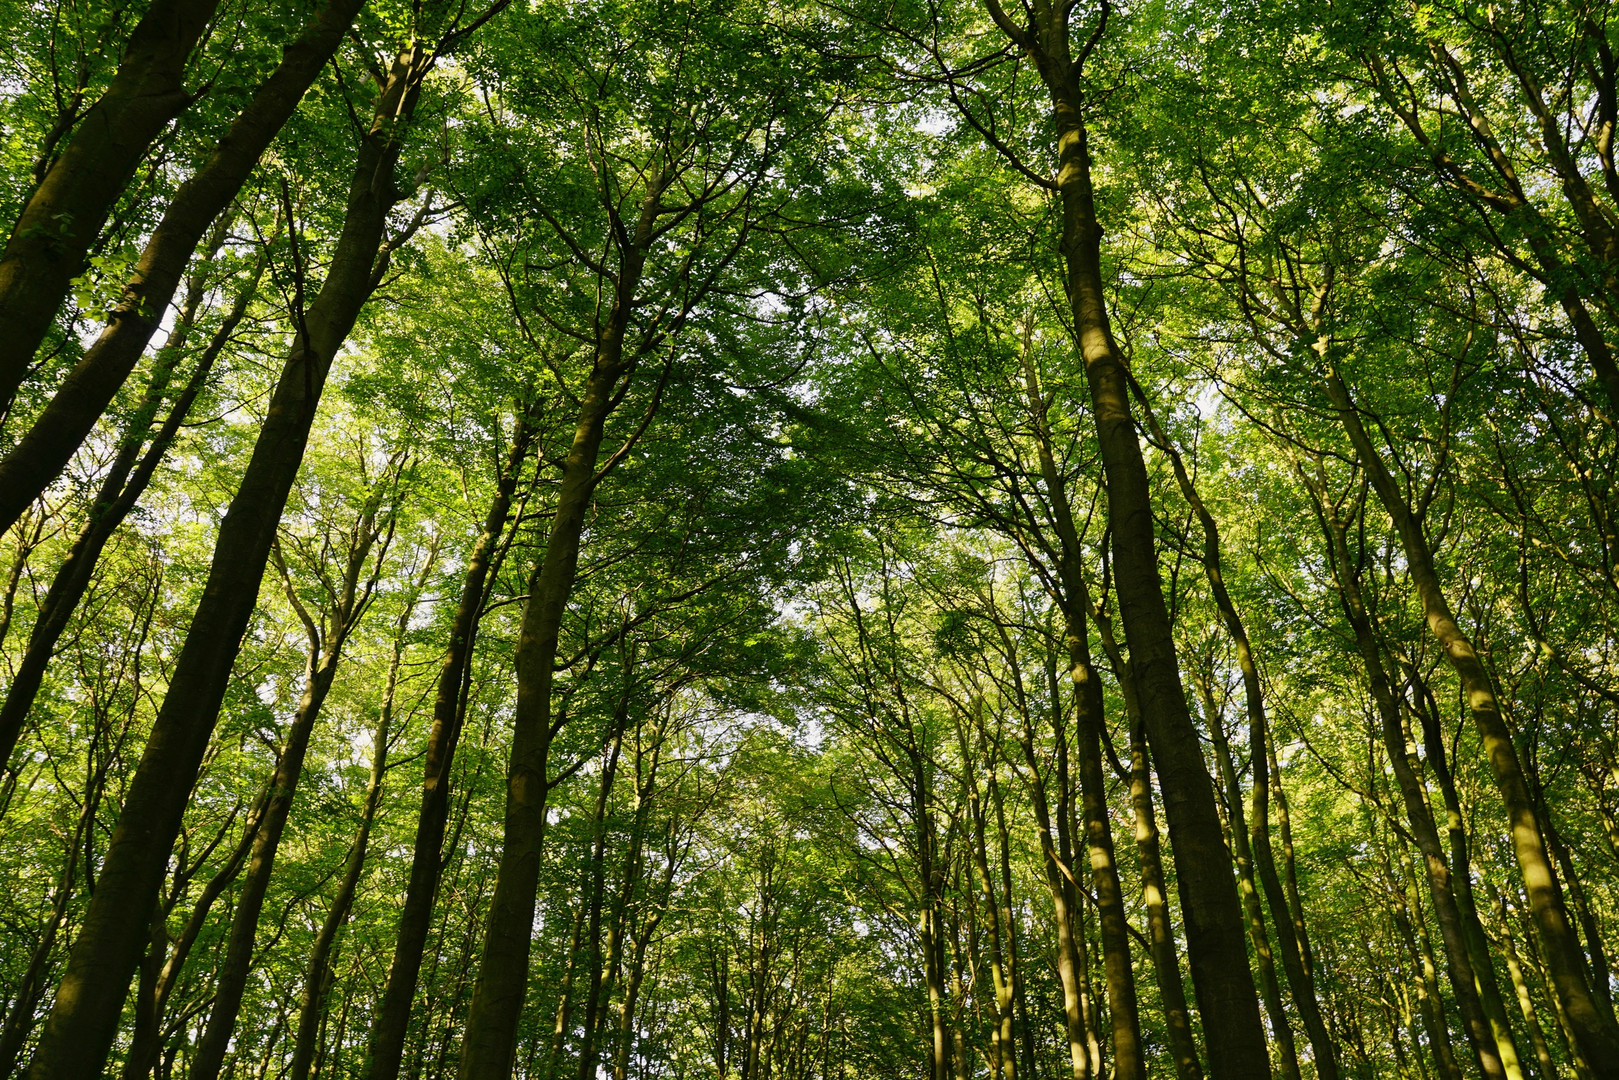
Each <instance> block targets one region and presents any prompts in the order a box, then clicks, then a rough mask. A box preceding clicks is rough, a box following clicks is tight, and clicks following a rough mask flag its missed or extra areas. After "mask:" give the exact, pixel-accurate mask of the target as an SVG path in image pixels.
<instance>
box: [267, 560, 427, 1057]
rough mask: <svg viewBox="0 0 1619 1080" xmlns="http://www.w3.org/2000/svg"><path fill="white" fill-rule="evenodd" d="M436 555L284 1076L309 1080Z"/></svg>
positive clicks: (401, 627)
mask: <svg viewBox="0 0 1619 1080" xmlns="http://www.w3.org/2000/svg"><path fill="white" fill-rule="evenodd" d="M436 554H437V548H436V546H435V547H434V549H433V550H432V551H431V552H430V554H429V555H428V557H427V558H426V559H425V560H424V561H423V565H422V571H421V575H420V576H419V577H418V578H417V580H416V583H415V591H414V592H413V593H412V594H411V597H410V599H409V601H408V602H407V603H406V604H405V606H404V609H403V610H402V611H401V612H400V613H399V618H398V620H397V621H396V622H395V623H394V642H393V649H392V651H391V652H390V653H389V656H388V676H387V680H386V684H385V687H384V689H383V692H382V708H381V709H380V710H379V711H378V715H377V726H376V730H374V731H373V732H372V733H371V775H370V778H369V779H368V780H367V782H366V788H365V798H364V800H363V801H362V802H361V804H360V826H359V828H358V829H357V830H356V831H355V834H354V843H353V844H352V845H351V846H350V847H349V854H348V858H347V859H346V860H345V862H344V865H343V877H342V880H340V881H339V882H338V886H337V895H336V896H335V897H333V899H332V906H331V908H330V909H328V910H327V912H326V918H325V919H323V920H322V921H321V924H320V930H319V931H317V932H316V934H315V942H314V944H313V945H312V946H311V947H310V950H309V965H308V967H307V969H306V970H305V972H304V991H303V997H302V999H301V1000H300V1001H299V1003H298V1028H297V1031H296V1033H295V1034H294V1036H293V1040H292V1064H291V1065H290V1066H289V1067H288V1070H287V1077H288V1080H309V1071H310V1069H311V1068H312V1067H313V1065H314V1063H315V1051H316V1049H317V1046H318V1044H319V1041H320V1031H321V1027H322V1025H323V1024H324V1023H325V1019H326V998H327V995H328V994H329V993H330V992H331V985H332V975H333V972H332V950H333V948H334V946H335V945H336V943H337V935H338V933H339V932H341V931H342V929H343V927H344V926H346V925H348V921H349V912H350V911H352V910H353V907H354V895H355V893H356V892H357V891H358V890H359V887H360V875H361V874H363V873H364V872H365V857H366V851H367V848H368V847H369V845H370V841H371V827H372V825H373V824H374V823H375V822H376V818H377V806H378V804H379V803H380V802H381V801H382V782H383V778H384V777H385V776H386V775H387V772H388V742H389V740H390V739H391V738H392V736H393V719H394V697H395V695H396V694H397V692H398V690H399V666H400V663H401V662H402V661H403V659H404V655H405V635H406V632H407V631H408V630H409V629H410V620H411V617H412V616H413V615H414V614H415V613H416V606H417V603H418V602H419V600H420V598H421V594H422V589H423V588H424V587H425V586H426V584H427V576H428V574H429V573H430V572H431V571H432V569H433V562H434V556H435V555H436Z"/></svg>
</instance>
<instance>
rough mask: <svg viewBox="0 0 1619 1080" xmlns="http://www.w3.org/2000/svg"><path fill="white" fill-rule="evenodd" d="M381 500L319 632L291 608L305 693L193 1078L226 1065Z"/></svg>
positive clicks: (364, 591)
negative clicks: (304, 659) (304, 645)
mask: <svg viewBox="0 0 1619 1080" xmlns="http://www.w3.org/2000/svg"><path fill="white" fill-rule="evenodd" d="M381 498H382V488H381V487H380V486H379V487H378V488H377V489H376V490H375V491H374V492H373V493H372V494H371V496H370V497H369V498H368V499H367V501H366V504H365V507H364V509H363V510H362V511H361V514H360V517H359V519H358V520H357V521H356V522H355V524H354V527H353V531H352V532H351V533H350V534H349V546H348V552H347V554H346V557H345V559H344V565H343V576H342V578H341V580H340V582H339V584H338V587H337V595H336V596H333V597H331V598H330V601H331V603H330V606H329V607H328V609H327V610H326V611H325V612H323V613H322V617H323V619H324V623H325V627H324V631H323V630H322V628H321V627H320V626H319V625H318V624H317V623H316V622H315V620H314V619H313V618H311V617H310V616H309V615H307V614H305V613H304V610H303V608H302V607H301V606H299V608H298V611H299V614H300V615H301V616H302V617H303V620H304V624H305V627H306V628H307V629H308V631H309V662H308V665H307V667H306V670H305V675H304V692H303V696H302V698H301V699H300V700H299V702H298V709H297V712H296V713H295V714H294V716H293V719H292V724H291V725H290V726H289V727H288V729H287V737H286V744H285V745H284V746H283V747H282V750H281V756H280V758H279V759H278V760H277V762H276V767H275V775H274V776H273V777H272V778H271V781H270V797H269V800H268V801H267V802H266V804H265V809H264V816H263V820H262V821H261V822H260V823H259V831H258V835H256V836H255V837H254V838H253V851H252V854H251V855H250V856H249V857H248V862H247V873H246V874H244V875H243V878H242V889H241V893H240V895H238V896H237V899H236V912H235V914H234V915H233V916H232V917H231V925H230V931H229V934H228V935H227V937H226V945H225V959H224V961H223V963H222V964H221V965H220V968H219V973H218V975H217V976H216V977H215V981H214V999H213V1007H212V1008H211V1009H210V1010H209V1012H208V1022H207V1024H206V1025H205V1026H204V1027H203V1031H202V1037H201V1038H200V1039H198V1040H197V1049H196V1054H195V1056H194V1057H193V1058H192V1059H191V1069H190V1071H189V1076H191V1077H193V1078H196V1080H216V1078H217V1077H218V1076H219V1071H220V1069H221V1068H222V1067H223V1066H224V1063H225V1053H226V1051H227V1049H228V1048H229V1046H230V1041H231V1034H232V1033H233V1032H234V1031H235V1030H236V1018H237V1016H238V1014H239V1013H240V1012H241V1008H242V995H243V993H244V992H245V991H246V989H247V978H248V974H249V971H250V969H251V967H252V964H253V947H254V942H255V941H256V939H257V937H258V927H259V914H260V913H261V911H262V910H263V908H264V900H265V896H266V895H267V894H268V892H269V888H270V875H271V874H272V873H274V871H275V859H276V853H277V852H278V851H279V850H280V848H281V837H282V834H283V833H284V832H285V831H286V827H287V819H288V817H289V816H290V815H291V814H292V802H293V799H294V797H295V796H296V795H297V793H298V780H299V778H300V777H301V776H302V775H303V767H304V756H305V755H306V754H307V753H308V751H309V739H310V736H311V735H312V734H313V732H314V730H315V721H316V720H318V719H319V718H320V713H321V709H322V707H323V706H324V705H325V704H326V696H327V694H329V693H330V692H331V689H332V681H333V679H335V678H336V676H337V667H338V664H339V663H340V662H341V660H342V656H343V646H344V645H345V644H347V642H348V639H349V636H350V635H351V634H352V633H353V631H354V628H355V627H356V626H357V625H358V624H359V620H360V617H361V615H362V614H363V613H364V612H365V610H366V608H367V607H369V606H370V599H371V596H372V594H373V590H374V588H375V585H376V576H373V577H372V578H371V580H370V581H369V582H367V583H366V584H365V585H363V586H362V585H361V578H362V576H363V575H364V574H365V568H366V563H367V561H368V560H369V559H370V557H371V551H372V549H373V548H374V547H376V545H377V542H378V540H379V538H381V536H382V532H383V529H384V528H387V526H385V525H383V524H381V523H380V522H379V518H378V511H379V504H380V502H381ZM390 516H391V515H390ZM386 549H387V544H386V542H385V541H384V543H383V545H382V548H381V549H380V550H379V553H378V556H377V566H376V567H375V568H374V575H380V574H381V572H382V567H381V562H382V557H383V554H384V553H385V552H386ZM283 573H285V568H284V567H283ZM285 581H286V587H287V594H288V598H289V599H290V600H292V602H293V603H294V604H295V605H296V604H297V603H298V601H297V599H296V596H295V595H294V592H293V588H292V581H291V578H290V577H287V578H286V579H285ZM323 635H324V640H322V637H323Z"/></svg>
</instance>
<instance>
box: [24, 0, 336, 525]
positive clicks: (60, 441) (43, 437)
mask: <svg viewBox="0 0 1619 1080" xmlns="http://www.w3.org/2000/svg"><path fill="white" fill-rule="evenodd" d="M215 3H217V0H212V2H211V3H208V4H207V6H209V7H212V6H213V5H214V4H215ZM364 3H365V0H327V3H326V4H325V6H323V7H322V8H321V9H320V10H319V12H318V13H317V14H316V15H315V17H314V18H313V19H311V20H310V22H309V24H308V25H307V26H306V27H305V28H304V30H303V33H301V34H300V35H299V36H298V37H297V38H296V39H295V40H293V41H291V42H289V43H288V44H287V45H285V46H284V47H283V49H282V58H281V63H280V64H279V65H277V67H276V69H275V71H273V72H272V73H271V74H270V76H269V78H267V79H266V80H265V81H264V82H263V83H262V84H260V86H259V88H258V89H257V90H255V91H254V92H253V96H252V97H251V98H250V99H249V100H248V103H247V105H246V106H245V107H244V108H243V109H242V111H241V113H240V114H239V115H238V116H237V117H236V120H235V121H234V122H233V123H232V124H231V126H230V128H229V130H227V131H226V132H225V134H224V136H223V137H221V138H220V140H219V144H218V145H217V146H216V147H215V148H214V151H213V154H212V155H211V156H210V157H209V158H208V160H207V161H206V162H205V163H203V165H202V167H201V168H200V169H198V170H197V171H196V172H195V173H194V174H192V176H191V177H190V178H189V179H188V180H186V182H185V183H183V184H181V185H180V189H179V190H178V191H177V192H176V193H175V196H174V200H173V201H172V202H171V203H170V204H169V207H168V209H167V210H166V211H165V212H164V214H163V220H162V221H160V222H158V225H157V228H155V229H154V230H152V236H151V239H150V240H148V241H147V243H146V248H145V250H144V251H142V252H141V257H140V260H139V261H138V262H137V263H136V264H135V270H134V273H133V275H132V276H131V277H130V280H129V283H128V284H127V285H126V286H125V287H124V293H123V297H122V298H121V299H120V300H119V302H118V304H117V306H116V307H114V308H113V310H112V313H111V316H110V318H109V320H108V322H107V325H106V327H105V328H104V329H103V330H102V332H101V336H100V337H98V338H97V339H96V341H95V343H94V344H93V345H91V346H90V348H89V349H87V350H86V351H85V353H84V356H83V357H82V358H80V360H79V362H78V363H77V364H76V365H75V366H74V368H73V370H72V371H71V372H69V373H68V376H67V379H66V380H65V381H64V382H63V383H62V385H61V386H60V387H59V388H58V389H57V391H56V396H55V397H53V398H52V399H51V401H50V404H48V405H47V406H46V407H45V410H44V411H43V412H42V413H41V414H40V415H39V417H38V419H36V420H35V421H34V424H33V426H32V427H31V428H29V430H28V432H27V433H26V434H24V435H23V436H22V438H21V439H19V440H18V442H17V444H16V446H15V447H14V448H13V449H12V451H11V452H10V453H9V454H7V455H6V456H5V457H4V458H3V459H0V530H3V529H5V528H8V527H10V525H11V524H12V522H14V521H16V519H17V516H18V515H19V514H21V513H22V511H23V509H24V508H25V507H26V506H28V504H29V503H31V502H33V501H34V500H35V499H36V498H38V497H39V496H40V494H41V493H42V492H43V491H44V490H45V489H46V488H47V487H49V486H50V484H51V482H52V481H54V480H55V479H56V478H57V476H59V475H60V474H61V472H62V469H63V468H64V467H65V466H66V465H67V463H68V459H69V458H71V457H72V456H73V452H74V451H75V450H77V449H78V448H79V445H80V444H81V443H82V442H84V438H85V436H86V435H88V434H89V433H90V430H91V429H92V428H93V427H95V423H96V421H97V420H99V419H100V418H101V414H102V413H103V412H105V411H106V409H107V406H108V404H110V403H111V402H112V399H113V397H114V395H116V394H117V393H118V390H119V388H121V387H122V386H123V385H124V381H125V380H126V379H128V378H129V373H130V372H131V371H133V370H134V369H135V364H136V362H138V361H139V360H140V358H141V353H142V352H143V351H144V350H145V349H146V344H147V342H149V341H150V340H151V338H152V333H153V331H155V330H156V329H157V326H158V323H159V322H160V321H161V320H162V318H163V314H164V312H166V311H167V310H168V307H169V301H170V300H172V299H173V298H174V290H175V289H176V288H178V287H179V285H180V279H181V275H182V274H184V272H185V266H186V262H187V260H189V259H190V258H191V255H192V253H193V252H195V251H196V250H197V244H198V242H199V241H200V240H201V239H202V237H203V234H204V233H206V232H207V231H208V226H209V225H211V224H212V223H213V221H214V219H215V218H217V217H218V216H219V215H220V214H221V213H222V212H223V211H224V209H225V208H226V207H227V206H229V205H230V201H231V200H232V199H234V198H235V197H236V193H237V192H238V191H240V190H241V187H242V184H243V183H244V182H246V180H247V177H248V174H249V173H251V172H252V171H253V166H254V165H256V164H257V163H258V160H259V157H260V155H262V154H263V153H264V150H265V148H266V147H268V146H269V145H270V141H271V140H272V139H274V138H275V136H276V133H277V132H279V131H280V130H281V128H282V126H283V125H284V124H285V123H286V122H287V118H288V117H290V116H291V115H292V112H293V110H294V109H296V108H297V107H298V102H299V101H301V100H302V99H303V96H304V91H305V90H307V89H309V85H310V83H312V82H314V81H315V77H316V76H317V75H319V74H320V72H321V69H322V68H323V67H325V66H326V62H327V61H328V60H330V59H331V58H332V56H333V54H334V53H336V52H337V46H338V45H339V44H340V43H341V42H342V40H343V35H344V34H346V33H347V32H348V29H349V25H350V24H351V23H353V22H354V16H355V15H356V14H358V13H359V10H360V7H361V6H362V5H363V4H364ZM85 123H86V124H88V123H90V118H88V117H87V118H86V120H85ZM81 257H82V256H81ZM76 272H77V271H75V273H76ZM4 287H5V286H4V271H3V270H0V311H3V310H4V306H3V305H4V303H5V301H4V299H3V290H4ZM3 319H4V316H3V315H0V320H3ZM4 348H6V347H5V346H0V370H3V365H4V363H5V355H6V354H5V352H4V351H3V350H4ZM3 389H4V386H3V384H0V390H3Z"/></svg>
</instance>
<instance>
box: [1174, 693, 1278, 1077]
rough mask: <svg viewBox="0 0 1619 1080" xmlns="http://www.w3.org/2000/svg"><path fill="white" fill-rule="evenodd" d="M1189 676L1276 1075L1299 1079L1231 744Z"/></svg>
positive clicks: (1210, 696) (1208, 698) (1211, 704)
mask: <svg viewBox="0 0 1619 1080" xmlns="http://www.w3.org/2000/svg"><path fill="white" fill-rule="evenodd" d="M1192 678H1193V679H1194V680H1195V681H1196V683H1197V688H1198V692H1199V693H1200V694H1201V695H1202V698H1203V711H1204V715H1205V716H1206V718H1207V720H1208V727H1209V735H1210V741H1211V742H1213V743H1214V758H1215V761H1216V762H1217V763H1218V765H1219V769H1220V776H1221V778H1222V779H1223V780H1224V782H1225V789H1226V805H1227V807H1228V808H1229V813H1230V815H1231V847H1232V854H1233V855H1234V856H1235V857H1236V860H1237V876H1238V878H1239V879H1240V880H1241V882H1242V907H1243V911H1244V913H1245V914H1246V915H1247V917H1248V938H1249V940H1250V941H1251V942H1252V943H1253V947H1254V955H1255V957H1257V958H1258V960H1259V995H1260V1000H1262V1001H1263V1002H1264V1003H1265V1012H1266V1013H1267V1014H1268V1015H1269V1017H1270V1029H1271V1038H1272V1039H1274V1040H1275V1042H1276V1054H1277V1057H1278V1059H1279V1060H1280V1062H1281V1074H1282V1075H1283V1076H1284V1077H1287V1078H1288V1080H1299V1077H1300V1075H1301V1074H1300V1072H1299V1056H1298V1048H1297V1047H1296V1046H1295V1045H1294V1042H1293V1026H1292V1022H1291V1021H1290V1020H1289V1018H1288V1015H1287V1010H1286V1008H1285V1007H1284V1006H1283V1004H1282V988H1281V984H1280V983H1279V982H1278V981H1277V978H1276V961H1275V959H1274V958H1273V956H1272V954H1271V950H1270V938H1269V936H1268V935H1267V934H1266V932H1265V912H1264V910H1263V909H1262V908H1261V907H1260V903H1259V890H1258V889H1257V888H1256V887H1255V886H1254V856H1253V848H1252V847H1251V846H1250V845H1249V838H1248V830H1247V827H1246V826H1245V824H1244V822H1243V812H1242V786H1241V785H1240V784H1239V783H1238V781H1237V770H1236V767H1235V764H1234V763H1233V761H1232V760H1231V746H1230V744H1229V743H1228V742H1227V741H1226V734H1225V723H1224V721H1223V720H1222V719H1221V717H1220V710H1219V706H1218V705H1217V704H1215V701H1214V693H1213V690H1212V688H1211V687H1210V686H1209V680H1208V676H1207V675H1206V674H1203V673H1201V672H1198V673H1194V674H1193V676H1192Z"/></svg>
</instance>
